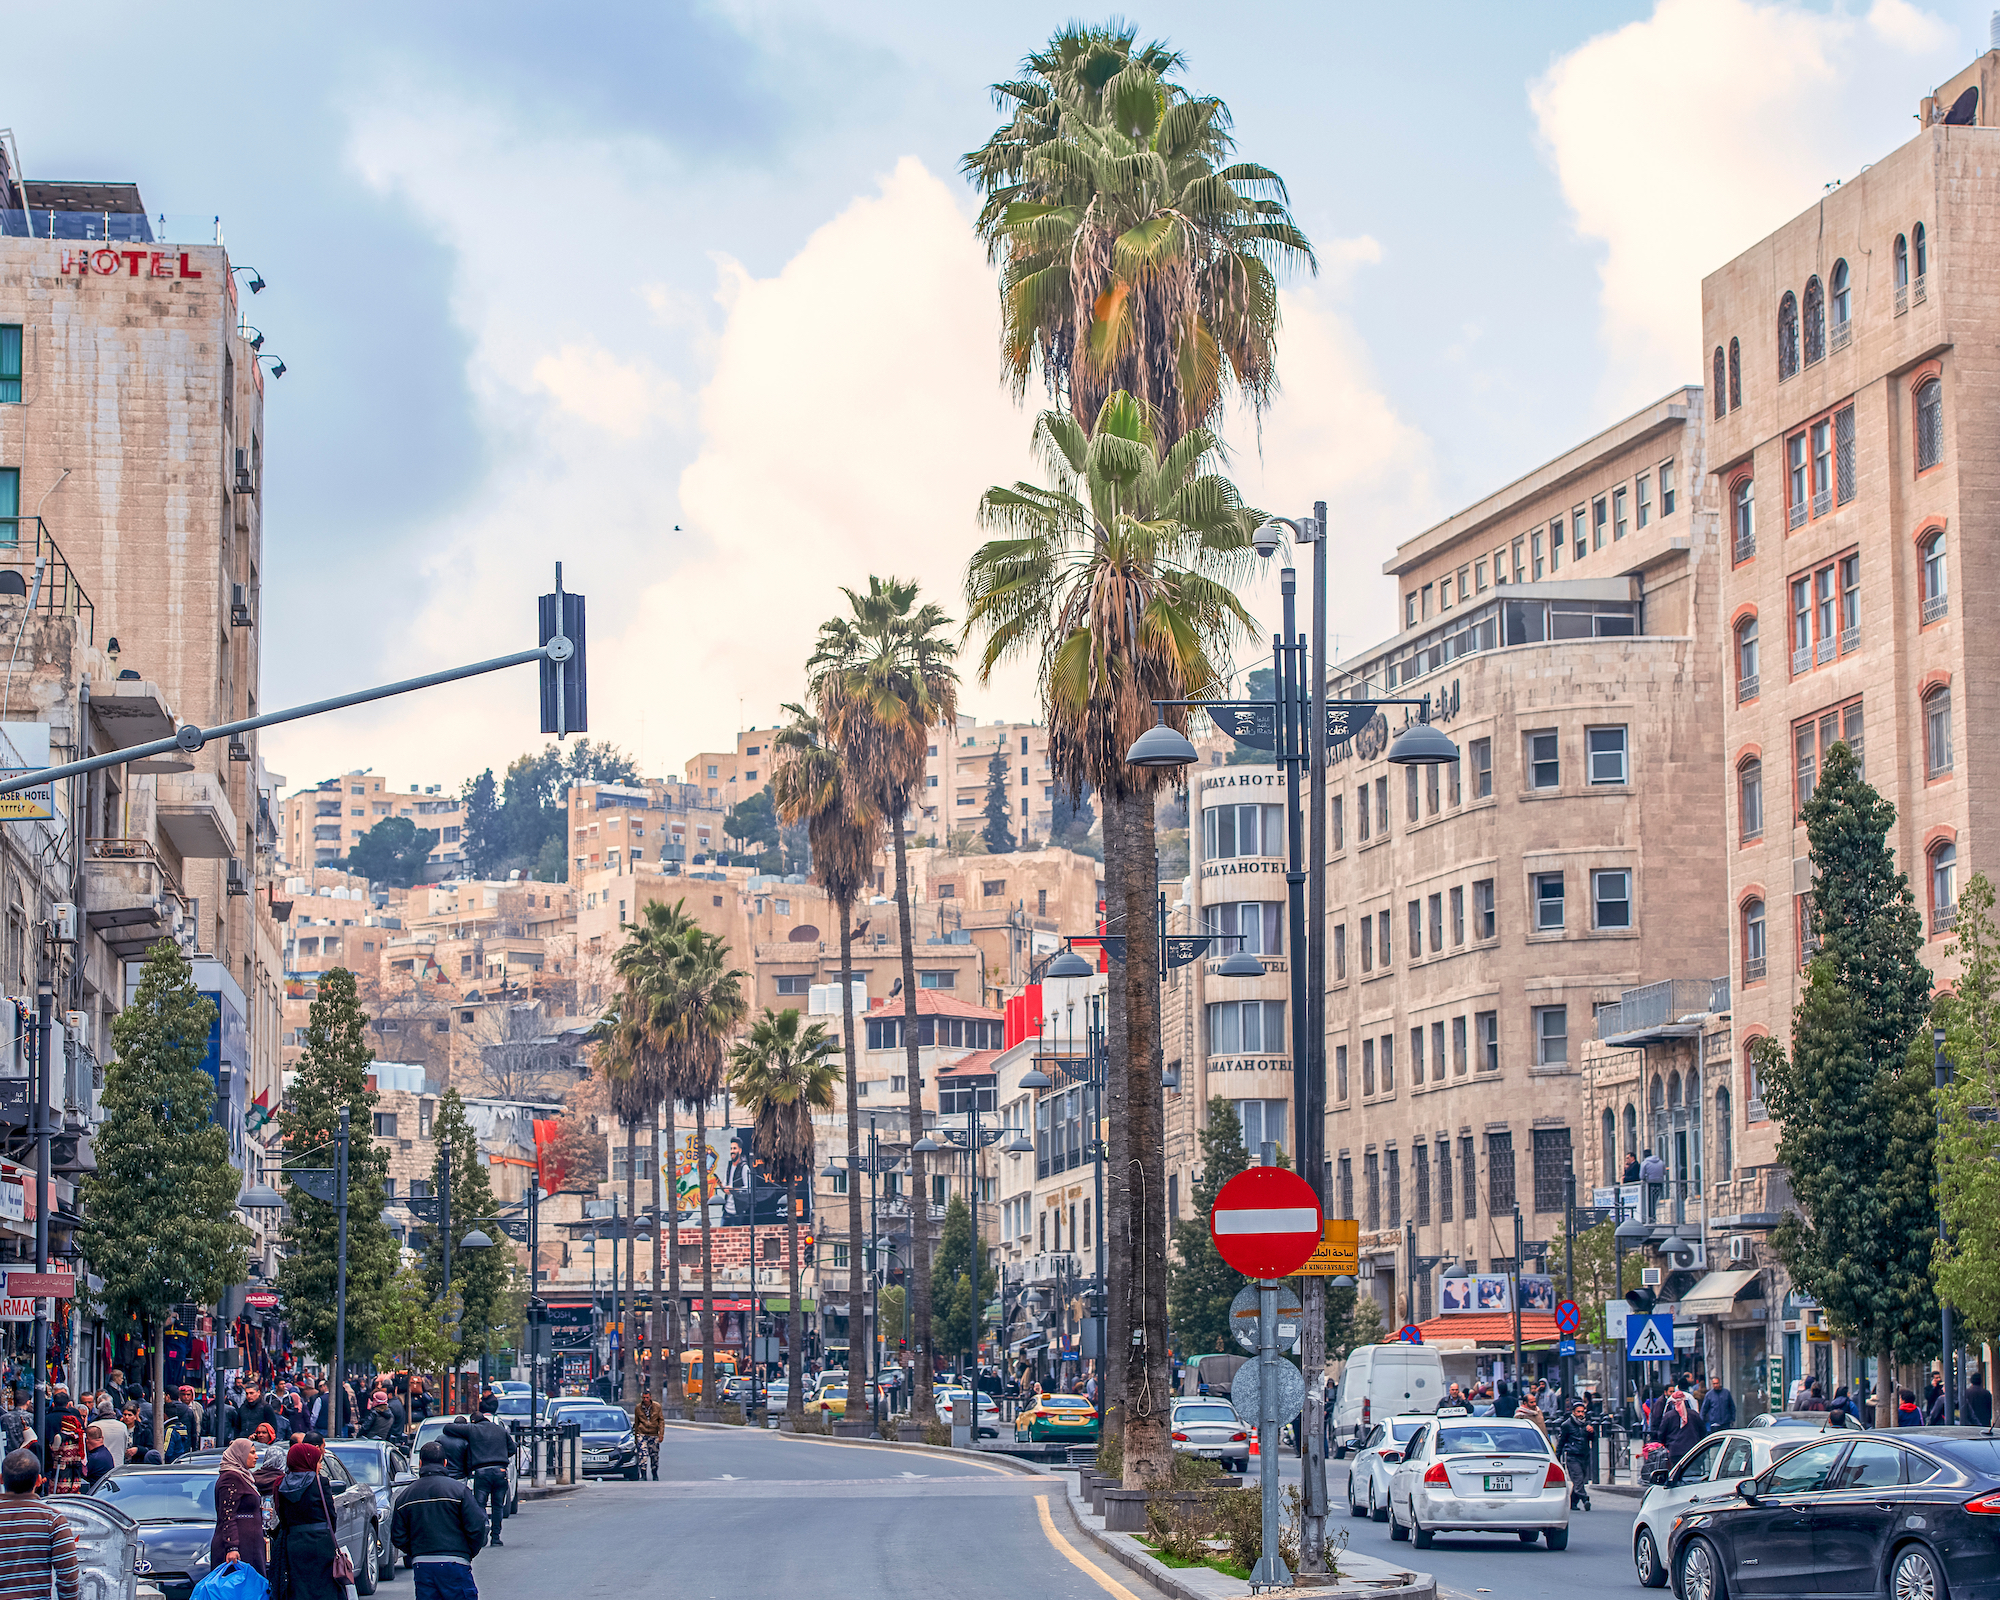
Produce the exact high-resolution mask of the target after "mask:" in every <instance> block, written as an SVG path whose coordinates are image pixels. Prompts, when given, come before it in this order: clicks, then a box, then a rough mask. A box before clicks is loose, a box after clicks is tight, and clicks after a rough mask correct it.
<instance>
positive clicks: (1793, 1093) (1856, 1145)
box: [1756, 744, 1938, 1424]
mask: <svg viewBox="0 0 2000 1600" xmlns="http://www.w3.org/2000/svg"><path fill="white" fill-rule="evenodd" d="M1895 816H1896V813H1895V807H1894V806H1892V805H1890V803H1889V802H1888V801H1887V800H1885V799H1883V798H1882V796H1881V795H1880V794H1879V793H1878V792H1877V791H1876V790H1875V789H1874V788H1873V787H1872V786H1871V785H1870V784H1869V783H1868V782H1867V781H1866V780H1865V779H1864V778H1863V777H1862V776H1861V774H1860V771H1859V769H1858V768H1857V766H1856V764H1855V760H1854V755H1853V752H1852V751H1851V750H1849V748H1848V747H1847V746H1846V745H1845V744H1836V745H1835V746H1834V747H1833V749H1832V750H1831V751H1830V752H1829V754H1828V756H1827V758H1826V763H1825V766H1824V768H1823V770H1822V771H1821V773H1820V778H1819V784H1818V787H1817V788H1815V789H1814V791H1813V795H1812V798H1811V799H1810V800H1808V801H1807V802H1806V805H1805V823H1806V834H1807V838H1808V840H1809V841H1810V844H1811V854H1812V865H1813V910H1812V931H1813V934H1814V937H1815V938H1816V939H1817V940H1818V941H1819V943H1820V949H1819V953H1818V954H1817V955H1815V956H1814V957H1813V958H1812V961H1811V963H1810V965H1809V967H1808V969H1807V978H1806V987H1805V992H1804V994H1803V995H1802V996H1801V997H1800V1000H1799V1003H1798V1008H1797V1010H1796V1011H1795V1012H1794V1013H1793V1016H1792V1038H1791V1049H1790V1051H1789V1052H1787V1051H1786V1050H1785V1049H1784V1048H1783V1047H1782V1046H1781V1045H1780V1044H1779V1043H1778V1041H1776V1040H1775V1039H1766V1040H1761V1041H1759V1043H1758V1045H1757V1047H1756V1048H1757V1060H1758V1064H1759V1068H1760V1071H1761V1075H1762V1080H1763V1087H1764V1103H1765V1105H1766V1106H1767V1107H1768V1108H1769V1110H1770V1112H1771V1115H1772V1116H1773V1117H1775V1118H1776V1119H1777V1120H1778V1123H1779V1125H1780V1126H1781V1128H1782V1129H1783V1132H1782V1133H1781V1134H1780V1136H1779V1139H1778V1152H1777V1154H1778V1161H1779V1164H1780V1165H1782V1166H1784V1167H1785V1168H1787V1169H1788V1170H1789V1171H1790V1173H1791V1177H1792V1190H1793V1193H1794V1194H1795V1195H1796V1196H1797V1198H1798V1202H1799V1205H1800V1208H1801V1210H1802V1211H1803V1213H1804V1215H1803V1216H1802V1217H1787V1218H1786V1220H1785V1221H1784V1223H1783V1224H1782V1225H1781V1226H1780V1227H1779V1228H1778V1230H1777V1232H1776V1233H1775V1234H1774V1235H1773V1236H1772V1243H1773V1245H1774V1246H1775V1247H1776V1249H1777V1251H1778V1253H1779V1256H1780V1258H1781V1259H1782V1260H1783V1261H1784V1263H1785V1265H1786V1267H1787V1268H1788V1269H1789V1270H1790V1272H1791V1275H1792V1280H1793V1282H1795V1283H1796V1284H1797V1285H1798V1287H1799V1288H1800V1289H1801V1290H1803V1291H1804V1292H1805V1293H1807V1294H1810V1295H1812V1296H1813V1297H1815V1298H1816V1299H1817V1300H1818V1301H1819V1302H1820V1304H1821V1305H1822V1306H1824V1307H1825V1308H1826V1310H1827V1312H1828V1314H1829V1315H1830V1317H1831V1318H1832V1321H1833V1323H1834V1326H1835V1328H1836V1330H1837V1331H1839V1332H1841V1333H1843V1334H1846V1335H1847V1336H1849V1337H1851V1338H1856V1339H1858V1340H1860V1341H1861V1343H1862V1346H1863V1348H1864V1349H1868V1350H1871V1351H1874V1352H1876V1353H1877V1354H1878V1355H1879V1356H1880V1357H1882V1358H1883V1359H1884V1361H1885V1362H1887V1361H1889V1360H1893V1359H1895V1358H1896V1357H1899V1356H1900V1357H1902V1358H1904V1359H1915V1358H1917V1357H1920V1356H1922V1355H1923V1354H1925V1353H1926V1351H1929V1350H1935V1349H1936V1345H1937V1335H1938V1329H1937V1301H1936V1296H1935V1294H1934V1292H1933V1290H1932V1286H1931V1275H1930V1269H1931V1250H1932V1244H1933V1241H1934V1238H1935V1230H1936V1217H1935V1213H1934V1212H1933V1210H1932V1203H1931V1195H1930V1180H1931V1175H1932V1163H1933V1152H1934V1147H1935V1139H1934V1137H1933V1127H1932V1110H1931V1063H1930V1049H1929V1041H1928V1039H1927V1038H1925V1037H1924V1033H1925V1024H1926V1022H1927V1021H1928V1015H1927V1013H1928V1010H1929V997H1930V981H1931V980H1930V974H1929V972H1928V970H1927V969H1926V968H1925V966H1924V964H1923V962H1922V961H1921V960H1920V959H1919V952H1920V950H1921V949H1922V945H1923V924H1922V922H1921V920H1920V918H1919V917H1918V914H1917V908H1916V904H1915V902H1914V900H1913V899H1912V897H1911V894H1910V886H1909V883H1908V881H1907V880H1906V879H1905V878H1904V876H1903V875H1902V874H1901V873H1900V872H1898V871H1897V870H1896V865H1895V860H1894V857H1893V855H1892V854H1891V852H1890V848H1889V842H1888V835H1889V830H1890V828H1891V826H1892V825H1893V824H1894V822H1895ZM1888 1387H1889V1386H1887V1385H1884V1391H1883V1392H1884V1401H1883V1407H1882V1418H1883V1421H1884V1422H1885V1424H1886V1423H1887V1422H1888V1421H1889V1420H1890V1412H1889V1402H1888V1400H1887V1393H1888Z"/></svg>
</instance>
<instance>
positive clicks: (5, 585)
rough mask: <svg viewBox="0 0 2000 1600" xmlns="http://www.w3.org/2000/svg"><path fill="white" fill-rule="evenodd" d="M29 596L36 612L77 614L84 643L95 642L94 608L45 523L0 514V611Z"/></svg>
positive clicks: (52, 614) (57, 614) (33, 518)
mask: <svg viewBox="0 0 2000 1600" xmlns="http://www.w3.org/2000/svg"><path fill="white" fill-rule="evenodd" d="M37 566H40V567H41V573H42V581H41V586H40V587H39V588H37V587H36V584H35V569H36V567H37ZM31 597H32V598H33V600H34V602H35V610H36V612H37V613H38V614H39V615H41V616H49V617H54V616H73V617H76V618H78V619H80V620H81V621H82V623H83V638H84V642H85V643H86V644H95V643H96V642H97V607H96V605H95V604H93V603H92V601H91V598H90V596H89V595H88V594H86V593H85V592H84V588H83V585H82V584H80V583H78V582H77V581H76V570H75V569H74V568H73V567H71V566H70V564H69V561H68V560H67V558H65V557H64V555H63V553H62V551H61V550H60V549H58V548H57V546H56V542H55V539H54V538H53V537H51V535H50V533H49V530H48V525H47V524H46V523H44V522H43V521H42V519H41V518H40V517H0V611H4V610H8V609H11V602H12V601H15V600H22V601H25V600H27V599H29V598H31Z"/></svg>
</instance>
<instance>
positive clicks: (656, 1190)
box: [646, 1106, 672, 1405]
mask: <svg viewBox="0 0 2000 1600" xmlns="http://www.w3.org/2000/svg"><path fill="white" fill-rule="evenodd" d="M652 1121H653V1227H652V1234H653V1302H652V1317H651V1320H652V1324H653V1327H652V1337H651V1338H649V1339H648V1340H647V1341H646V1348H647V1350H648V1351H650V1352H651V1355H652V1371H651V1373H650V1374H648V1376H647V1379H646V1391H647V1393H649V1394H650V1395H652V1397H653V1403H654V1404H655V1405H658V1404H659V1402H660V1384H661V1365H662V1361H663V1359H664V1351H665V1335H666V1323H665V1321H664V1317H663V1308H662V1304H661V1300H660V1251H661V1250H662V1249H663V1248H664V1246H663V1245H662V1243H661V1241H662V1240H663V1239H664V1238H665V1237H666V1229H667V1213H666V1208H665V1206H664V1205H663V1204H662V1202H661V1199H660V1162H661V1160H662V1159H663V1158H664V1157H665V1155H666V1153H667V1150H668V1149H671V1148H672V1147H671V1146H670V1145H669V1146H666V1147H662V1145H661V1144H660V1111H659V1107H657V1106H655V1107H654V1108H653V1118H652Z"/></svg>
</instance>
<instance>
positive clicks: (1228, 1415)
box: [1174, 1406, 1236, 1423]
mask: <svg viewBox="0 0 2000 1600" xmlns="http://www.w3.org/2000/svg"><path fill="white" fill-rule="evenodd" d="M1235 1420H1236V1413H1235V1412H1234V1411H1233V1410H1231V1409H1230V1408H1229V1407H1228V1406H1181V1407H1180V1408H1179V1409H1177V1410H1176V1411H1175V1412H1174V1421H1176V1422H1224V1423H1228V1422H1234V1421H1235Z"/></svg>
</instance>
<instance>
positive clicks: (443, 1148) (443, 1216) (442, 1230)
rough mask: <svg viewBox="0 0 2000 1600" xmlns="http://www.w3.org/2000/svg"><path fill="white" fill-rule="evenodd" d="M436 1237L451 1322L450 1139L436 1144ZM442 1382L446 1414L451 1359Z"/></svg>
mask: <svg viewBox="0 0 2000 1600" xmlns="http://www.w3.org/2000/svg"><path fill="white" fill-rule="evenodd" d="M438 1177H439V1180H440V1181H439V1184H438V1187H439V1189H440V1190H441V1191H442V1192H441V1193H440V1194H439V1195H438V1238H439V1240H440V1242H441V1243H442V1244H443V1247H444V1314H445V1316H446V1317H447V1318H448V1319H449V1320H450V1322H451V1323H452V1324H456V1322H457V1320H458V1319H457V1318H455V1317H453V1316H452V1314H451V1141H450V1140H449V1139H445V1140H442V1141H441V1142H440V1143H439V1145H438ZM443 1376H444V1382H443V1383H442V1384H441V1385H440V1386H439V1387H440V1388H442V1389H443V1390H444V1393H443V1394H441V1395H439V1396H438V1404H439V1405H441V1406H443V1407H444V1409H445V1413H446V1415H450V1413H451V1410H452V1403H451V1386H452V1380H453V1379H454V1378H456V1377H457V1376H458V1364H457V1362H456V1361H453V1362H452V1363H451V1364H450V1365H448V1366H447V1367H446V1368H445V1370H444V1374H443Z"/></svg>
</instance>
